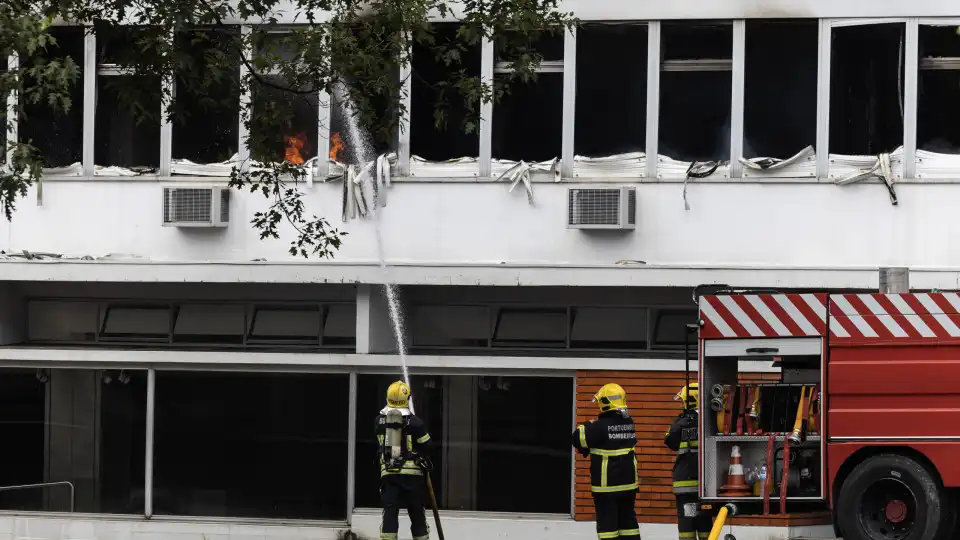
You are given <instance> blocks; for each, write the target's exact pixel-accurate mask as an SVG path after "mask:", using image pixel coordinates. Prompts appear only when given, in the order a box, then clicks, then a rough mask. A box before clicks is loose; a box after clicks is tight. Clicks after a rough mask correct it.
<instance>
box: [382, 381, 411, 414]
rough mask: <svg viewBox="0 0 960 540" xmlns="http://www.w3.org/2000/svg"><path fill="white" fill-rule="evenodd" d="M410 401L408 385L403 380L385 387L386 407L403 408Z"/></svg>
mask: <svg viewBox="0 0 960 540" xmlns="http://www.w3.org/2000/svg"><path fill="white" fill-rule="evenodd" d="M409 402H410V387H409V386H407V383H405V382H403V381H397V382H395V383H393V384H391V385H390V388H387V407H391V408H394V409H405V408H406V407H407V405H408V403H409Z"/></svg>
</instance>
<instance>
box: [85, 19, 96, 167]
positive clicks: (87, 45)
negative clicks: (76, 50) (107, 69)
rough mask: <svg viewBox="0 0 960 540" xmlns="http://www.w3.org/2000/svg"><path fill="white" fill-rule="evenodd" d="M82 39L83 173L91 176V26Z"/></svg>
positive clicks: (93, 123)
mask: <svg viewBox="0 0 960 540" xmlns="http://www.w3.org/2000/svg"><path fill="white" fill-rule="evenodd" d="M85 31H86V33H85V35H84V39H83V175H84V176H86V177H92V176H93V175H94V172H95V170H96V168H95V165H96V164H95V163H94V160H95V159H96V152H95V148H96V146H95V142H96V141H95V140H94V139H95V137H96V123H97V36H96V35H94V33H93V27H86V28H85Z"/></svg>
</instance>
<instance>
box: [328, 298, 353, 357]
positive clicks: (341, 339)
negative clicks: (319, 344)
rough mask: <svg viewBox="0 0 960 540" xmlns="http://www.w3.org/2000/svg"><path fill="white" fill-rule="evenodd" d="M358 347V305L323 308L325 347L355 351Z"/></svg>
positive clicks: (332, 305) (334, 305)
mask: <svg viewBox="0 0 960 540" xmlns="http://www.w3.org/2000/svg"><path fill="white" fill-rule="evenodd" d="M356 345H357V305H356V304H329V305H324V306H323V346H324V347H338V348H340V347H342V348H349V349H353V348H355V347H356Z"/></svg>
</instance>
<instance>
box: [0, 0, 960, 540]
mask: <svg viewBox="0 0 960 540" xmlns="http://www.w3.org/2000/svg"><path fill="white" fill-rule="evenodd" d="M561 9H562V10H566V11H573V12H574V14H575V15H576V16H577V17H578V18H580V19H581V21H582V23H583V25H582V26H581V27H580V28H578V30H577V31H576V32H572V33H568V34H567V35H566V36H564V37H563V38H562V39H560V40H558V41H556V42H553V43H552V44H550V43H548V44H545V45H544V51H545V60H546V61H545V62H544V65H543V66H542V67H541V71H542V73H541V77H540V79H539V80H538V81H537V82H536V83H533V86H532V87H531V88H529V89H527V90H525V91H523V92H518V93H517V94H515V95H514V96H511V97H510V98H508V100H507V101H506V102H505V103H503V104H502V105H496V106H494V105H486V106H485V107H484V111H483V121H482V122H481V126H480V130H479V133H478V134H476V135H473V136H472V137H459V138H456V140H452V139H450V140H446V141H444V140H441V139H438V138H437V136H435V135H431V134H430V133H429V128H431V126H430V124H432V121H431V118H430V114H429V112H426V113H424V112H422V111H423V108H424V107H423V106H422V104H421V105H420V109H419V110H418V103H419V102H418V99H420V94H419V90H418V88H417V86H416V82H414V81H415V79H414V78H411V77H404V76H403V75H404V74H400V75H401V78H402V80H406V81H409V82H408V83H407V84H409V85H410V91H411V92H410V98H409V99H410V101H411V103H410V105H411V117H410V118H409V119H408V125H409V126H410V129H404V130H401V131H400V132H399V133H398V134H397V136H396V141H395V144H394V145H393V146H392V147H390V148H384V149H382V157H383V160H384V162H386V163H388V164H389V167H388V169H389V174H381V175H379V177H378V178H367V179H366V180H365V181H361V182H359V183H356V184H354V183H347V184H346V185H345V182H346V177H347V176H346V175H345V174H344V171H345V169H346V167H345V166H344V165H343V164H341V163H339V162H337V161H336V160H334V159H326V158H327V156H328V155H330V152H331V150H332V149H333V148H334V144H333V143H331V141H333V140H335V137H334V135H335V134H337V133H338V129H339V128H338V120H337V117H338V115H339V114H340V113H339V112H338V110H337V106H336V104H335V103H334V104H333V105H332V106H331V101H330V100H329V99H328V97H327V96H323V95H320V96H317V97H316V105H315V107H314V111H315V113H316V114H315V116H308V115H304V117H305V118H316V119H318V121H317V122H313V121H312V120H309V121H308V122H309V125H307V126H306V128H305V129H307V132H308V135H309V136H308V137H307V141H308V143H309V144H308V146H307V149H306V150H304V157H307V158H313V159H310V160H308V163H307V168H308V169H309V174H308V182H306V183H305V184H302V185H300V186H299V189H301V191H302V192H303V193H304V201H305V203H306V205H307V208H308V211H309V212H311V213H315V214H317V215H322V216H327V218H328V219H329V220H330V222H331V223H332V224H333V225H334V226H336V227H338V228H340V229H342V230H345V231H347V232H348V233H349V234H348V236H346V237H345V238H344V244H343V247H342V248H341V249H340V251H338V252H337V254H336V259H335V260H334V261H332V262H331V261H316V260H309V261H305V260H303V259H302V258H296V257H293V256H291V255H289V254H288V252H287V249H288V247H289V244H288V241H289V240H291V239H292V238H293V231H291V230H285V231H284V232H283V234H284V235H285V236H282V237H281V239H280V240H260V239H259V237H258V234H257V232H256V231H254V230H253V228H252V227H251V226H250V224H249V223H250V220H251V219H252V217H253V214H254V213H255V212H257V211H261V210H263V209H264V208H265V207H266V205H267V204H268V201H266V200H265V199H264V198H263V197H262V196H260V195H259V194H248V193H244V192H239V191H232V192H230V194H229V196H227V197H226V199H225V200H223V201H222V202H221V203H220V204H221V205H213V201H215V200H217V199H218V197H214V196H213V195H212V194H213V193H215V190H216V189H217V188H220V187H224V186H226V184H227V181H228V176H229V170H230V167H231V166H232V163H233V162H234V160H237V162H241V161H243V160H245V159H247V158H249V157H251V156H250V154H249V152H248V151H247V149H245V148H244V145H243V141H244V140H245V137H246V133H244V128H243V126H242V125H241V124H240V123H239V121H238V120H237V119H233V120H231V119H230V118H227V120H226V122H227V123H229V122H231V121H232V122H233V124H232V126H231V128H230V129H229V130H227V131H228V133H227V135H226V136H223V137H221V139H223V140H224V141H226V142H224V143H223V147H222V148H217V149H214V150H209V149H197V147H196V146H197V145H196V144H195V143H196V139H197V137H199V136H197V135H195V134H193V133H192V132H194V131H197V130H200V129H201V126H199V125H195V126H189V125H188V126H186V127H183V126H177V125H175V124H174V123H173V122H168V123H160V124H157V125H156V126H152V127H151V126H148V127H147V128H144V127H143V126H133V125H132V124H131V123H129V119H127V118H122V117H120V116H119V115H118V116H116V117H115V116H110V115H111V114H112V112H111V111H112V109H111V108H110V107H111V105H107V106H104V105H103V104H104V103H107V104H110V103H111V101H110V99H109V93H108V90H106V89H105V88H102V87H101V86H100V85H101V83H102V80H103V79H104V78H105V77H110V76H115V74H113V75H111V72H110V69H109V58H108V56H109V47H105V46H104V43H107V42H108V40H106V39H101V38H100V37H98V36H96V35H93V34H87V35H84V34H83V32H77V33H75V34H71V32H73V31H74V30H75V29H71V28H65V29H64V30H63V32H64V33H63V36H64V37H63V39H62V40H61V47H62V48H63V49H64V50H69V51H73V52H70V54H74V55H75V58H76V59H77V60H78V64H80V65H81V66H82V67H83V81H82V84H81V85H78V86H79V87H78V89H77V94H76V97H75V103H77V104H78V105H80V104H82V107H79V106H78V107H76V108H75V109H76V110H75V111H74V112H73V113H71V117H70V118H69V119H66V120H61V121H59V123H57V124H56V128H55V129H52V128H50V127H49V125H48V126H47V127H45V126H44V125H43V124H41V123H40V122H39V121H37V120H31V121H24V122H21V123H20V124H19V125H18V126H17V129H15V130H13V131H11V132H10V133H7V137H12V138H27V137H29V138H31V139H33V140H40V144H39V146H40V147H41V149H42V150H43V151H44V152H49V154H47V155H46V157H47V159H48V164H50V165H52V167H51V169H50V170H49V171H48V173H47V174H46V175H45V177H44V179H43V182H42V186H35V187H34V188H32V189H31V191H30V193H29V194H28V195H27V197H26V198H25V199H23V200H21V201H20V202H19V204H18V207H17V211H16V213H15V215H14V218H13V220H12V221H11V222H9V223H8V222H2V223H0V249H2V250H3V253H4V254H5V257H4V260H2V261H0V282H2V283H0V340H2V342H0V344H2V345H3V346H2V347H0V375H2V377H0V387H2V390H0V432H2V433H3V439H4V440H5V441H23V442H22V443H21V442H17V443H16V444H8V445H7V446H8V448H7V449H5V450H2V451H0V455H3V456H4V460H3V461H4V463H8V464H15V466H13V467H8V468H7V470H6V471H3V472H0V540H4V539H5V538H10V539H11V540H13V539H20V538H44V539H51V540H52V539H75V540H76V539H90V538H97V539H114V538H137V539H140V538H144V539H146V538H148V537H149V538H178V539H180V538H184V539H185V538H187V537H189V538H191V539H193V538H197V539H199V538H207V539H211V538H224V539H225V538H231V539H234V538H236V539H240V538H254V537H256V538H258V539H262V540H267V539H271V540H272V539H281V538H318V539H323V538H330V539H333V538H350V537H349V536H345V535H347V534H348V533H351V532H352V533H354V534H357V535H359V536H360V537H364V538H376V537H377V535H378V526H379V511H378V510H377V507H378V504H379V501H378V493H377V488H376V482H377V465H376V455H375V451H374V446H373V441H374V440H375V438H374V437H373V433H372V424H373V417H374V415H375V414H376V412H377V411H378V410H379V408H380V407H382V404H383V403H382V402H383V397H384V396H383V393H384V391H385V389H386V386H387V385H388V384H389V383H390V382H391V381H393V380H396V379H397V378H399V377H400V365H399V355H398V352H399V351H398V347H397V345H396V341H395V339H394V333H393V328H392V325H391V322H390V318H389V313H388V311H389V310H388V307H387V303H386V299H385V296H384V294H383V292H382V286H381V285H382V284H383V283H384V282H393V283H396V284H397V285H398V288H399V291H400V298H401V301H402V304H403V312H404V316H405V317H404V318H405V321H404V322H405V332H404V342H405V343H404V345H405V347H406V348H407V349H408V350H409V356H408V362H409V366H410V370H411V373H412V378H413V380H412V383H413V386H414V396H415V404H416V408H417V412H418V414H420V415H421V416H423V417H424V418H425V420H426V421H427V423H428V425H429V426H430V429H431V431H432V432H433V433H434V438H435V439H437V440H439V441H440V442H441V450H440V452H439V454H438V456H436V457H435V462H436V471H435V473H434V475H435V480H434V483H435V484H436V486H437V490H438V499H439V502H440V506H441V517H442V518H444V519H445V520H446V521H444V532H445V533H446V535H447V536H448V537H450V538H461V539H466V540H473V539H477V540H480V539H488V538H504V539H519V538H523V539H537V540H540V539H542V540H547V539H556V538H571V539H573V538H589V537H592V535H593V534H594V529H593V523H592V522H591V521H590V517H589V513H590V511H589V507H590V501H589V497H588V496H586V495H583V493H582V491H581V490H580V489H578V486H582V485H583V482H584V478H583V470H582V469H581V468H579V467H578V466H577V465H576V464H575V459H574V456H573V454H572V452H571V449H570V447H569V440H568V439H569V435H570V432H571V431H572V430H573V427H574V426H575V424H576V423H577V422H578V421H583V419H584V418H586V417H588V416H590V415H592V414H593V411H592V409H591V406H590V404H589V402H588V399H589V395H591V394H592V392H594V391H596V386H597V383H598V381H600V380H605V379H606V378H609V379H611V380H613V379H617V380H619V379H621V378H622V379H624V380H629V381H631V382H630V385H629V386H628V392H629V393H630V394H631V396H636V399H635V400H633V401H631V404H633V403H636V404H637V405H636V406H633V405H632V408H634V410H635V411H637V412H636V413H635V415H636V416H637V418H638V419H639V420H638V422H641V423H643V422H646V423H648V424H649V425H650V426H652V427H651V428H650V429H649V430H648V431H649V433H646V435H645V436H643V437H641V438H643V439H644V440H645V442H644V443H643V444H645V445H646V446H645V447H649V448H655V447H657V446H658V445H660V443H659V438H660V437H661V436H662V425H663V424H664V422H669V419H670V417H671V416H672V415H673V414H674V413H675V411H674V410H673V409H672V408H671V407H672V405H671V402H670V397H671V396H672V395H673V393H675V392H676V390H677V389H678V388H677V384H678V382H679V381H680V380H682V371H683V369H684V362H683V358H684V346H685V324H687V323H692V322H695V320H696V307H695V304H694V303H693V301H692V299H691V295H692V293H693V290H694V287H696V286H698V285H701V284H725V285H729V286H732V287H745V288H763V289H776V290H783V291H788V290H811V289H830V290H875V289H877V287H878V273H877V268H878V267H884V266H905V267H909V268H910V269H911V286H913V287H914V288H918V289H932V288H939V289H957V288H960V250H956V249H952V246H953V244H954V243H956V242H957V240H956V238H958V237H960V235H958V234H954V233H955V232H957V233H960V225H958V224H957V222H956V221H955V220H954V219H952V217H953V214H952V210H953V197H955V196H958V197H960V157H957V156H958V155H960V152H958V151H957V150H955V149H954V147H955V146H956V147H960V131H958V130H957V128H956V127H955V126H954V124H956V122H949V121H944V120H943V119H944V118H947V119H949V118H952V116H951V114H950V113H951V112H953V108H955V107H957V105H956V103H960V100H957V99H956V97H957V96H956V94H957V93H958V92H960V86H958V84H957V80H956V79H957V77H958V76H960V37H958V36H957V32H956V29H957V27H960V10H958V8H957V7H956V6H951V5H949V4H948V3H946V2H943V1H934V0H918V1H916V2H912V3H906V4H905V3H902V2H901V3H895V2H888V1H874V2H863V1H853V0H851V1H847V2H829V1H826V0H807V1H805V2H787V1H786V0H778V1H770V2H762V3H756V2H740V1H719V2H706V1H699V0H698V1H695V2H693V3H690V2H686V3H678V2H667V1H663V0H650V1H645V2H628V1H624V0H567V1H566V2H563V3H562V5H561ZM247 22H248V23H249V21H247ZM290 22H291V23H292V22H294V21H290ZM442 22H444V24H454V22H453V21H442ZM242 26H243V25H238V28H237V31H242V28H241V27H242ZM70 47H72V48H70ZM415 52H416V51H415ZM415 58H416V55H415ZM496 60H497V59H496V56H495V51H494V46H493V43H485V44H484V45H483V46H482V47H480V48H479V49H478V50H477V51H476V66H475V67H476V70H477V75H478V76H480V77H484V78H485V79H487V80H492V79H493V78H495V77H496V76H497V74H498V73H501V72H502V70H503V69H505V68H504V66H501V65H499V64H498V62H497V61H496ZM16 61H17V59H16V58H11V59H9V62H16ZM416 62H417V60H415V61H414V66H413V69H422V71H423V72H424V73H428V72H429V71H430V66H427V65H418V64H417V63H416ZM420 90H422V89H420ZM98 95H99V98H98ZM104 96H107V97H104ZM15 99H17V98H16V97H15V96H14V97H11V98H10V100H11V101H10V108H9V110H10V111H11V112H12V108H13V107H12V106H13V103H15V101H13V100H15ZM98 103H100V105H99V106H98ZM243 103H244V101H243V100H241V99H238V108H239V107H240V106H241V105H242V104H243ZM498 109H500V110H499V114H498ZM418 115H419V116H418ZM33 118H36V116H34V117H33ZM328 119H329V120H328ZM418 120H419V127H418ZM208 123H209V122H208ZM148 129H149V130H153V131H150V132H147V131H145V130H148ZM46 132H51V133H55V134H56V135H55V136H51V135H47V136H46V137H47V138H45V139H44V138H43V137H44V135H43V133H46ZM191 137H193V138H191ZM178 138H180V141H188V142H180V141H178ZM124 141H126V143H124ZM130 141H132V143H131V142H130ZM151 145H153V146H151ZM145 148H146V150H145ZM317 156H319V157H320V158H321V159H317ZM254 157H255V158H256V159H260V160H269V159H273V158H274V157H275V156H274V157H271V156H259V157H258V156H254ZM731 157H733V159H731ZM761 158H773V159H766V160H765V159H761ZM277 159H280V158H277ZM387 176H389V182H388V181H387V178H386V177H387ZM373 182H379V185H380V189H381V190H382V192H383V193H385V201H386V204H385V205H384V206H381V207H380V208H371V207H369V206H366V205H365V204H364V203H363V202H362V201H364V200H369V198H368V197H367V198H366V199H364V197H365V196H367V195H368V194H369V190H370V189H371V184H372V183H373ZM171 187H175V188H199V189H202V190H209V193H208V195H207V196H209V197H210V200H211V202H210V203H209V204H210V206H209V207H207V209H206V210H205V211H207V212H212V214H214V215H220V216H221V218H224V219H223V221H224V222H223V223H222V224H221V226H217V227H178V226H169V225H171V224H170V223H164V222H165V220H166V221H169V219H168V218H169V216H170V214H168V210H169V208H168V207H169V205H171V204H174V203H176V202H177V201H178V199H176V200H175V199H174V198H172V197H174V196H173V195H170V192H169V191H167V190H166V189H167V188H171ZM582 189H602V190H605V191H604V192H602V193H599V194H598V193H596V192H582V191H580V192H577V191H576V190H582ZM621 193H622V194H623V195H622V196H621ZM590 197H594V198H593V199H591V198H590ZM590 201H593V202H596V203H597V204H596V205H595V206H590ZM224 208H226V209H227V210H226V211H225V212H223V213H221V212H220V210H223V209H224ZM574 222H576V223H579V224H584V223H586V224H587V225H590V224H594V225H595V224H598V223H600V222H603V223H608V224H609V223H614V224H620V225H624V226H623V227H619V228H618V227H612V229H613V230H611V227H609V226H608V227H607V228H606V229H603V228H600V227H595V228H591V227H589V226H587V227H584V228H575V227H572V226H571V224H573V223H574ZM174 225H175V224H174ZM378 227H379V237H380V241H379V242H378V234H377V228H378ZM381 260H382V262H383V263H384V266H383V267H382V266H381ZM753 371H754V372H755V373H757V374H761V375H762V374H763V373H766V372H768V371H770V368H768V367H767V366H766V365H757V366H755V368H754V370H753ZM678 374H679V375H678ZM584 396H587V398H586V399H585V398H584ZM631 399H632V398H631ZM640 460H641V464H642V466H641V469H642V470H644V472H643V473H642V475H641V476H643V477H644V479H646V483H645V484H644V485H648V486H651V489H650V490H649V491H647V492H645V493H646V495H645V494H644V493H641V497H640V499H641V500H642V501H645V502H648V503H649V504H643V505H642V506H641V507H639V508H638V513H639V515H640V516H641V517H642V520H643V521H644V524H643V528H642V535H643V536H644V537H645V538H648V539H660V538H663V539H666V538H675V537H676V529H675V525H674V524H672V518H671V515H673V513H674V512H675V510H674V509H673V500H672V496H671V495H670V494H669V488H668V486H665V484H664V482H665V480H664V479H665V477H666V476H668V475H669V470H668V468H669V462H670V456H669V455H665V454H663V453H662V452H659V450H658V451H653V450H651V451H650V453H649V454H648V453H644V454H642V455H641V456H640ZM643 463H648V464H651V465H650V466H647V467H644V466H643ZM653 465H656V466H653ZM17 486H19V487H17ZM23 486H27V487H23ZM30 486H35V487H30ZM531 486H535V487H531ZM14 487H17V488H16V489H13V488H14ZM7 488H10V489H9V490H8V489H7ZM585 516H586V517H585ZM404 523H405V522H402V526H401V538H408V537H409V536H404V535H405V534H408V531H405V530H404V527H405V526H406V525H405V524H404ZM734 529H735V533H736V534H737V536H738V538H740V539H741V540H742V539H749V538H787V537H789V536H798V535H808V536H820V537H824V536H829V535H832V533H833V529H832V527H831V526H829V525H828V524H827V522H825V521H823V520H819V521H818V520H816V519H809V520H806V521H804V520H802V519H801V520H797V521H793V522H791V521H789V520H786V519H784V520H783V522H782V523H774V524H772V525H771V524H770V523H760V522H750V521H746V522H741V524H740V525H738V526H736V527H734Z"/></svg>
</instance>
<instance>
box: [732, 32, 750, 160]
mask: <svg viewBox="0 0 960 540" xmlns="http://www.w3.org/2000/svg"><path fill="white" fill-rule="evenodd" d="M746 47H747V23H746V21H744V20H743V19H740V20H736V21H733V62H732V64H733V66H732V69H731V77H730V78H731V84H732V85H733V86H732V88H731V92H730V95H731V100H730V177H731V178H740V177H741V176H743V165H741V164H740V158H741V157H742V156H743V95H744V77H745V74H746V54H747V53H746Z"/></svg>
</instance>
